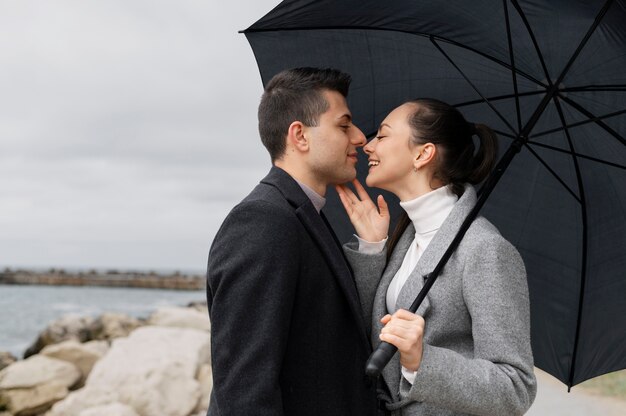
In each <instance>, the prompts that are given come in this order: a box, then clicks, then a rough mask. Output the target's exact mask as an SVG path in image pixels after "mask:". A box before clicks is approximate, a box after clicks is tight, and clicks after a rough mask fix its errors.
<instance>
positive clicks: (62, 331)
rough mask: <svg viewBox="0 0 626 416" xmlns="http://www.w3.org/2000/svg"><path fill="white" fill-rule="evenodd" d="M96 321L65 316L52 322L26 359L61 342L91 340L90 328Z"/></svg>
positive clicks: (27, 352) (41, 334) (28, 352)
mask: <svg viewBox="0 0 626 416" xmlns="http://www.w3.org/2000/svg"><path fill="white" fill-rule="evenodd" d="M93 321H94V319H93V318H91V317H84V316H78V315H73V314H72V315H65V316H63V317H61V318H60V319H57V320H56V321H54V322H52V323H51V324H50V325H48V327H47V328H46V329H44V330H43V332H41V333H40V334H39V336H38V337H37V340H35V342H34V343H33V345H31V346H30V347H28V348H27V349H26V352H25V353H24V358H28V357H30V356H32V355H35V354H37V353H39V351H41V350H42V349H43V348H44V347H46V346H47V345H51V344H57V343H59V342H61V341H66V340H68V339H74V340H77V341H80V342H85V341H89V340H91V338H92V337H91V331H90V326H91V325H92V324H93Z"/></svg>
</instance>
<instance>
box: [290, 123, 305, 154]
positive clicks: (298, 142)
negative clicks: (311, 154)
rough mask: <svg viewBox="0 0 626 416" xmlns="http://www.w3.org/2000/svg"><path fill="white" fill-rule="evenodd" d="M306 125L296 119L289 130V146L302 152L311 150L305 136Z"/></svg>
mask: <svg viewBox="0 0 626 416" xmlns="http://www.w3.org/2000/svg"><path fill="white" fill-rule="evenodd" d="M305 130H306V126H305V125H304V124H302V122H300V121H294V122H293V123H291V124H290V125H289V129H288V130H287V146H291V147H292V148H294V149H297V150H299V151H300V152H306V151H308V150H309V141H308V139H307V138H306V136H305Z"/></svg>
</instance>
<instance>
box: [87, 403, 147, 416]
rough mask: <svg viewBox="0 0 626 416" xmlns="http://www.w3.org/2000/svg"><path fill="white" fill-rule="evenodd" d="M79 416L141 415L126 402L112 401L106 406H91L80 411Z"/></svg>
mask: <svg viewBox="0 0 626 416" xmlns="http://www.w3.org/2000/svg"><path fill="white" fill-rule="evenodd" d="M78 416H139V415H137V412H135V410H134V409H133V408H132V407H130V406H127V405H125V404H122V403H111V404H107V405H104V406H97V407H91V408H89V409H87V410H83V411H82V412H80V414H79V415H78Z"/></svg>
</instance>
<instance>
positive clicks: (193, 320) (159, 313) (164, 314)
mask: <svg viewBox="0 0 626 416" xmlns="http://www.w3.org/2000/svg"><path fill="white" fill-rule="evenodd" d="M148 324H149V325H158V326H173V327H180V328H194V329H199V330H202V331H209V329H210V324H209V315H208V314H206V313H202V312H199V311H197V310H195V309H193V308H178V307H164V308H159V309H157V310H156V311H155V312H154V313H153V314H152V315H150V318H149V319H148Z"/></svg>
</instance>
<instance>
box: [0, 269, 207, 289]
mask: <svg viewBox="0 0 626 416" xmlns="http://www.w3.org/2000/svg"><path fill="white" fill-rule="evenodd" d="M0 284H5V285H54V286H105V287H140V288H151V289H176V290H201V289H204V287H205V277H204V276H200V275H190V274H183V273H180V272H174V273H171V274H159V273H155V272H120V271H117V270H108V271H106V272H98V271H95V270H90V271H85V272H67V271H65V270H63V269H50V270H48V271H46V272H34V271H30V270H10V269H5V270H4V271H0Z"/></svg>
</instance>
